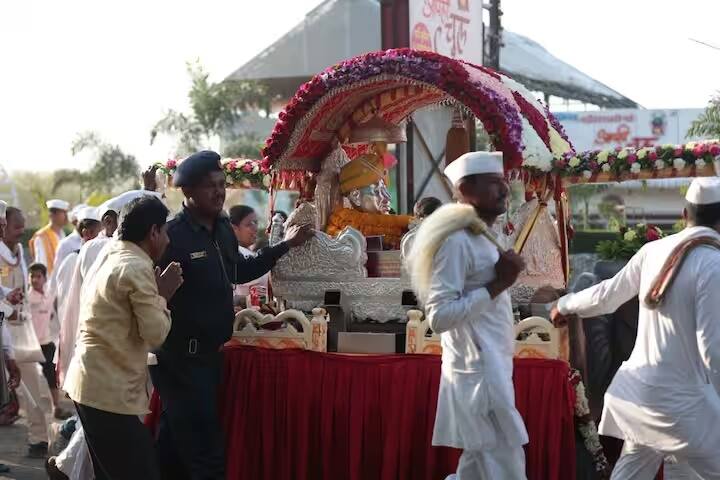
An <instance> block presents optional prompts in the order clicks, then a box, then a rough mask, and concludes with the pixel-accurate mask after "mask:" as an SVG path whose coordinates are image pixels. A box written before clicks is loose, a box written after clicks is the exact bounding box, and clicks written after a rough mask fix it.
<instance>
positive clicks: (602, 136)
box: [594, 123, 630, 145]
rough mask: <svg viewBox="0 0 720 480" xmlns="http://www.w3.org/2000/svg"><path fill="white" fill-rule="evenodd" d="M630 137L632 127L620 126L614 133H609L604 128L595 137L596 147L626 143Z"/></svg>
mask: <svg viewBox="0 0 720 480" xmlns="http://www.w3.org/2000/svg"><path fill="white" fill-rule="evenodd" d="M629 136H630V127H628V126H627V125H626V124H624V123H623V124H621V125H618V127H617V130H616V131H614V132H608V131H607V130H605V129H604V128H603V129H602V130H600V131H598V133H597V136H596V137H595V142H594V143H595V145H605V144H607V143H622V144H624V143H626V142H627V141H628V137H629Z"/></svg>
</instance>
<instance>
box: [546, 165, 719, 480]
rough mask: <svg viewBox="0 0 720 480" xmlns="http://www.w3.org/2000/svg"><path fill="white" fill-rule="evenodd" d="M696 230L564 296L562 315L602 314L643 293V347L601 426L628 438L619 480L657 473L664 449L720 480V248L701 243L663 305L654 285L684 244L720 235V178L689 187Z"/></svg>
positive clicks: (615, 386)
mask: <svg viewBox="0 0 720 480" xmlns="http://www.w3.org/2000/svg"><path fill="white" fill-rule="evenodd" d="M686 200H687V202H688V203H687V206H686V210H685V212H686V219H687V221H688V227H687V228H685V229H684V230H683V231H681V232H680V233H677V234H675V235H671V236H669V237H666V238H663V239H661V240H657V241H654V242H651V243H648V244H646V245H645V246H644V247H643V248H642V249H640V251H639V252H638V253H637V254H636V255H635V256H634V257H633V258H632V259H631V260H630V261H629V262H628V264H627V265H626V266H625V268H623V270H621V271H620V272H619V273H618V274H617V275H616V276H615V277H614V278H612V279H609V280H607V281H605V282H602V283H600V284H598V285H595V286H593V287H590V288H588V289H587V290H583V291H582V292H579V293H576V294H570V295H567V296H565V297H563V298H562V299H560V301H559V302H558V305H557V313H556V314H555V317H556V319H558V320H561V319H562V317H561V316H564V315H569V314H576V315H579V316H581V317H596V316H600V315H605V314H608V313H611V312H613V311H615V310H616V309H617V308H618V307H619V306H620V305H622V304H623V303H625V302H627V301H628V300H630V299H631V298H633V297H636V296H638V295H639V296H640V313H639V317H638V333H637V340H636V342H635V348H634V350H633V352H632V354H631V356H630V358H629V359H628V360H627V361H626V362H624V363H623V365H622V366H621V367H620V369H619V370H618V372H617V373H616V375H615V378H614V379H613V381H612V383H611V384H610V387H609V388H608V390H607V393H606V395H605V406H604V409H603V416H602V420H601V422H600V433H602V434H603V435H607V436H611V437H615V438H619V439H623V440H625V447H624V449H623V453H622V457H621V458H620V460H619V461H618V464H617V465H616V467H615V470H614V471H613V477H612V478H613V479H631V478H632V479H638V480H643V479H651V478H654V476H655V474H656V473H657V471H658V469H659V467H660V464H661V462H662V460H663V457H664V456H673V457H675V458H676V459H677V461H678V462H680V463H681V464H687V465H689V466H690V467H691V468H692V469H694V470H695V471H696V472H697V473H698V475H699V476H700V478H703V479H720V454H718V452H719V451H720V450H719V449H720V395H719V394H718V392H720V322H719V321H718V315H719V314H720V293H719V292H718V285H720V250H718V249H717V248H713V247H711V246H707V245H701V246H697V247H694V248H693V249H691V250H689V252H688V253H687V255H686V256H685V259H684V262H682V263H680V264H679V265H680V266H679V267H678V270H677V273H676V275H675V277H674V280H673V281H672V283H670V286H669V287H668V288H667V290H666V292H665V295H664V297H663V300H662V302H661V303H660V304H659V306H657V307H656V308H650V307H649V306H648V304H647V303H646V298H647V295H648V292H649V291H650V290H651V287H652V285H653V283H654V282H655V281H656V279H657V278H658V276H659V275H660V271H661V269H662V268H663V265H664V263H665V262H666V260H667V259H668V257H669V256H670V254H671V253H672V252H673V251H674V250H675V249H676V247H682V246H683V245H684V244H685V242H686V241H688V240H689V239H694V238H696V237H708V238H709V239H711V241H712V240H713V239H714V240H717V241H718V242H720V234H718V230H719V229H720V178H717V177H708V178H698V179H695V180H694V181H693V183H692V184H691V186H690V188H689V189H688V192H687V195H686Z"/></svg>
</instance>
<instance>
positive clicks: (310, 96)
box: [262, 49, 574, 178]
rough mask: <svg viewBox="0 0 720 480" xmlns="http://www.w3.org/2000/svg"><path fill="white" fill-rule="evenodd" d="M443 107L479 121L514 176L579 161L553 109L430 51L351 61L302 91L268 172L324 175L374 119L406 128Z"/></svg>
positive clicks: (277, 131)
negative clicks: (336, 151) (337, 151)
mask: <svg viewBox="0 0 720 480" xmlns="http://www.w3.org/2000/svg"><path fill="white" fill-rule="evenodd" d="M437 104H446V105H452V106H455V107H457V108H461V109H463V110H465V111H466V112H468V113H471V114H473V115H474V116H475V117H476V118H478V119H479V120H480V121H481V122H482V124H483V127H484V128H485V130H486V131H487V132H488V134H490V136H491V139H492V142H493V144H494V147H495V148H496V149H497V150H500V151H502V152H504V155H505V168H506V170H507V171H511V170H517V169H521V168H523V167H525V168H529V169H534V170H537V171H539V172H549V171H550V170H551V168H552V162H553V159H555V158H562V157H563V156H565V155H571V156H572V155H574V151H573V149H572V146H571V144H570V142H569V141H568V139H567V137H566V136H565V134H564V133H563V130H562V127H561V126H560V124H559V122H558V121H557V120H556V119H555V117H553V115H552V114H551V113H550V112H549V111H548V109H547V107H546V106H544V105H542V104H541V103H540V102H539V101H538V100H537V99H536V98H535V96H534V95H533V94H532V93H531V92H530V91H528V90H527V89H526V88H525V87H523V86H522V85H520V84H519V83H518V82H515V81H514V80H512V79H511V78H510V77H508V76H506V75H503V74H501V73H498V72H495V71H493V70H491V69H488V68H485V67H481V66H478V65H473V64H470V63H465V62H462V61H458V60H453V59H451V58H448V57H444V56H442V55H438V54H435V53H431V52H423V51H416V50H411V49H396V50H386V51H380V52H375V53H369V54H366V55H362V56H359V57H355V58H352V59H350V60H346V61H344V62H342V63H340V64H338V65H335V66H332V67H330V68H328V69H327V70H325V71H323V72H322V73H320V74H318V75H316V76H315V77H314V78H313V79H312V80H310V81H309V82H308V83H306V84H304V85H303V86H302V87H300V89H299V90H298V91H297V93H296V94H295V96H294V97H293V98H292V100H290V102H289V103H288V104H287V106H286V107H285V109H284V110H283V111H282V112H281V113H280V115H279V119H278V122H277V123H276V125H275V128H274V130H273V132H272V134H271V135H270V137H269V138H268V139H267V141H266V143H265V148H264V149H263V152H262V153H263V166H264V167H266V168H271V169H272V170H273V171H275V172H281V173H282V172H288V171H296V172H298V171H304V172H318V171H319V170H320V164H321V162H322V159H324V158H325V156H327V154H328V153H329V152H330V151H331V149H332V148H333V146H334V145H335V144H336V142H340V143H341V144H342V143H344V142H345V141H346V140H347V138H348V136H349V133H350V131H351V130H352V129H353V128H354V127H355V126H357V125H359V124H361V123H363V122H365V121H367V120H368V119H369V118H370V117H371V116H372V115H379V116H381V117H382V118H383V119H384V120H386V121H388V122H391V123H394V124H399V123H402V122H404V121H406V120H407V119H408V117H409V116H410V114H411V113H412V112H414V111H415V110H417V109H419V108H422V107H425V106H429V105H437ZM278 178H279V177H278Z"/></svg>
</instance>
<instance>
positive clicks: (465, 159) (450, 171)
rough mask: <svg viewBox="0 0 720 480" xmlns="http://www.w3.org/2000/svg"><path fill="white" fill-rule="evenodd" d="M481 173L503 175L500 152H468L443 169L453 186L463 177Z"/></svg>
mask: <svg viewBox="0 0 720 480" xmlns="http://www.w3.org/2000/svg"><path fill="white" fill-rule="evenodd" d="M482 173H497V174H500V175H503V174H504V173H505V170H504V169H503V154H502V152H468V153H466V154H464V155H461V156H460V157H458V159H457V160H455V161H454V162H452V163H451V164H450V165H448V166H447V168H445V176H446V177H448V178H449V179H450V181H451V182H452V184H453V185H457V183H458V182H459V181H460V180H461V179H463V178H465V177H469V176H470V175H480V174H482Z"/></svg>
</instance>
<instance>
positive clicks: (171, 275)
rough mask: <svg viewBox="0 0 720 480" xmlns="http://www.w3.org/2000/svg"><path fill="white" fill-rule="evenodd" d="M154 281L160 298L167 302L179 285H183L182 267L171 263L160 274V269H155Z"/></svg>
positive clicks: (176, 263)
mask: <svg viewBox="0 0 720 480" xmlns="http://www.w3.org/2000/svg"><path fill="white" fill-rule="evenodd" d="M155 281H156V282H157V286H158V292H159V293H160V296H162V297H163V298H164V299H165V300H167V301H168V302H169V301H170V299H171V298H172V296H173V295H175V292H176V291H177V289H178V288H180V285H182V284H183V281H184V280H183V276H182V267H181V266H180V264H179V263H178V262H172V263H171V264H170V265H168V266H167V268H166V269H165V271H164V272H162V273H160V267H156V268H155Z"/></svg>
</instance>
